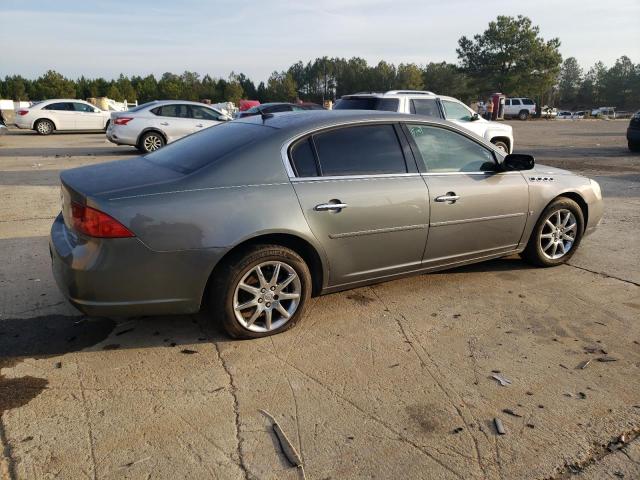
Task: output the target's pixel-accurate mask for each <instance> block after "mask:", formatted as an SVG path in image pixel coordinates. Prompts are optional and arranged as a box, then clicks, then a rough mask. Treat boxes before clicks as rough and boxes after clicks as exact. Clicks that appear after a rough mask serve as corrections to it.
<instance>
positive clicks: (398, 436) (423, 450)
mask: <svg viewBox="0 0 640 480" xmlns="http://www.w3.org/2000/svg"><path fill="white" fill-rule="evenodd" d="M257 350H258V351H259V352H263V353H266V354H268V355H272V356H273V357H275V358H277V359H278V360H280V362H281V363H282V364H283V365H287V366H289V367H291V368H293V369H294V370H295V371H297V372H299V373H300V374H301V375H302V376H304V377H305V378H307V379H309V380H311V381H312V382H314V383H316V384H317V385H319V386H320V387H322V388H324V389H325V390H326V391H328V392H329V393H330V394H331V395H332V396H333V397H335V398H337V399H340V400H342V401H343V402H345V403H347V404H348V405H350V406H351V407H353V408H354V409H356V410H357V411H358V412H360V413H361V414H363V415H365V416H366V417H368V418H370V419H372V420H373V421H375V422H376V423H378V424H380V425H382V426H383V427H384V428H386V429H387V430H388V431H390V432H391V433H393V434H394V435H395V436H396V439H397V440H399V441H401V442H403V443H405V444H407V445H409V446H411V447H413V448H415V449H416V450H418V451H419V452H421V453H423V454H424V455H425V456H427V457H429V458H430V459H432V460H433V461H434V462H436V463H437V464H438V465H440V466H441V467H442V468H444V469H445V470H447V471H449V472H450V473H452V474H454V475H455V476H456V477H457V478H460V479H464V478H465V477H464V476H463V475H461V474H460V473H459V472H457V471H456V470H454V469H453V468H452V467H450V466H449V465H447V464H445V463H444V462H443V461H442V460H440V459H438V458H437V457H436V456H435V455H433V453H431V452H430V451H428V450H427V449H426V448H425V447H422V446H420V445H418V444H417V443H415V442H413V441H412V440H411V439H410V438H407V437H406V436H404V435H403V434H402V433H400V432H398V431H396V430H394V428H393V426H391V425H390V424H388V423H387V422H385V421H384V420H382V419H381V418H378V417H376V416H375V415H373V414H372V413H369V412H367V411H366V410H364V409H363V408H362V407H360V406H359V405H357V404H356V403H354V402H352V401H351V400H349V399H348V398H346V397H344V396H343V395H341V394H340V393H338V392H336V391H335V390H333V389H332V388H331V387H329V386H327V385H325V384H324V383H322V381H320V380H318V379H317V378H315V377H314V376H312V375H311V374H309V373H307V372H305V371H304V370H302V369H300V368H299V367H298V366H297V365H294V364H292V363H289V362H287V361H286V360H285V359H283V358H282V357H280V356H278V355H277V354H275V353H273V352H270V351H268V350H264V349H262V348H258V349H257Z"/></svg>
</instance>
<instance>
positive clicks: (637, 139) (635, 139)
mask: <svg viewBox="0 0 640 480" xmlns="http://www.w3.org/2000/svg"><path fill="white" fill-rule="evenodd" d="M627 145H629V150H631V151H632V152H640V111H637V112H636V113H635V114H634V115H633V117H631V121H630V122H629V127H628V128H627Z"/></svg>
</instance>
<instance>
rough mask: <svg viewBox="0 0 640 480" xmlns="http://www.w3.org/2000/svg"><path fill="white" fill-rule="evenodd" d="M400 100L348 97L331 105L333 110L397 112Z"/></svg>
mask: <svg viewBox="0 0 640 480" xmlns="http://www.w3.org/2000/svg"><path fill="white" fill-rule="evenodd" d="M399 104H400V101H399V100H398V99H397V98H377V97H348V98H341V99H340V100H338V102H337V103H336V106H335V107H333V108H334V109H335V110H384V111H388V112H397V111H398V105H399Z"/></svg>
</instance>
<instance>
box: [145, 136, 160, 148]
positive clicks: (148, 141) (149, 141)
mask: <svg viewBox="0 0 640 480" xmlns="http://www.w3.org/2000/svg"><path fill="white" fill-rule="evenodd" d="M142 145H143V147H144V149H145V150H146V151H147V152H155V151H156V150H158V149H159V148H160V147H162V139H161V138H160V137H158V136H157V135H147V136H146V137H145V138H144V141H143V142H142Z"/></svg>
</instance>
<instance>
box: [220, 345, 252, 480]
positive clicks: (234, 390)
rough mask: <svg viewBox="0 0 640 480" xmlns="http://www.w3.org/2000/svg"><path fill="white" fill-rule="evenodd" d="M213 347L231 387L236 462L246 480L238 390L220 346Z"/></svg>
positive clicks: (247, 475)
mask: <svg viewBox="0 0 640 480" xmlns="http://www.w3.org/2000/svg"><path fill="white" fill-rule="evenodd" d="M213 345H214V346H215V349H216V353H217V355H218V359H219V360H220V363H221V364H222V368H223V369H224V371H225V373H226V374H227V377H229V386H230V387H231V388H230V389H229V391H230V393H231V396H232V397H233V413H234V415H235V424H236V443H237V452H238V462H239V466H240V469H241V470H242V473H243V474H244V478H245V479H246V480H248V479H249V478H250V477H249V470H248V469H247V466H246V464H245V463H244V457H243V455H242V438H241V436H240V409H239V403H238V388H237V386H236V384H235V382H234V379H233V375H232V374H231V371H230V370H229V366H228V365H227V361H226V360H225V359H224V357H223V356H222V352H221V351H220V346H219V345H218V342H215V341H214V342H213Z"/></svg>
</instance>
